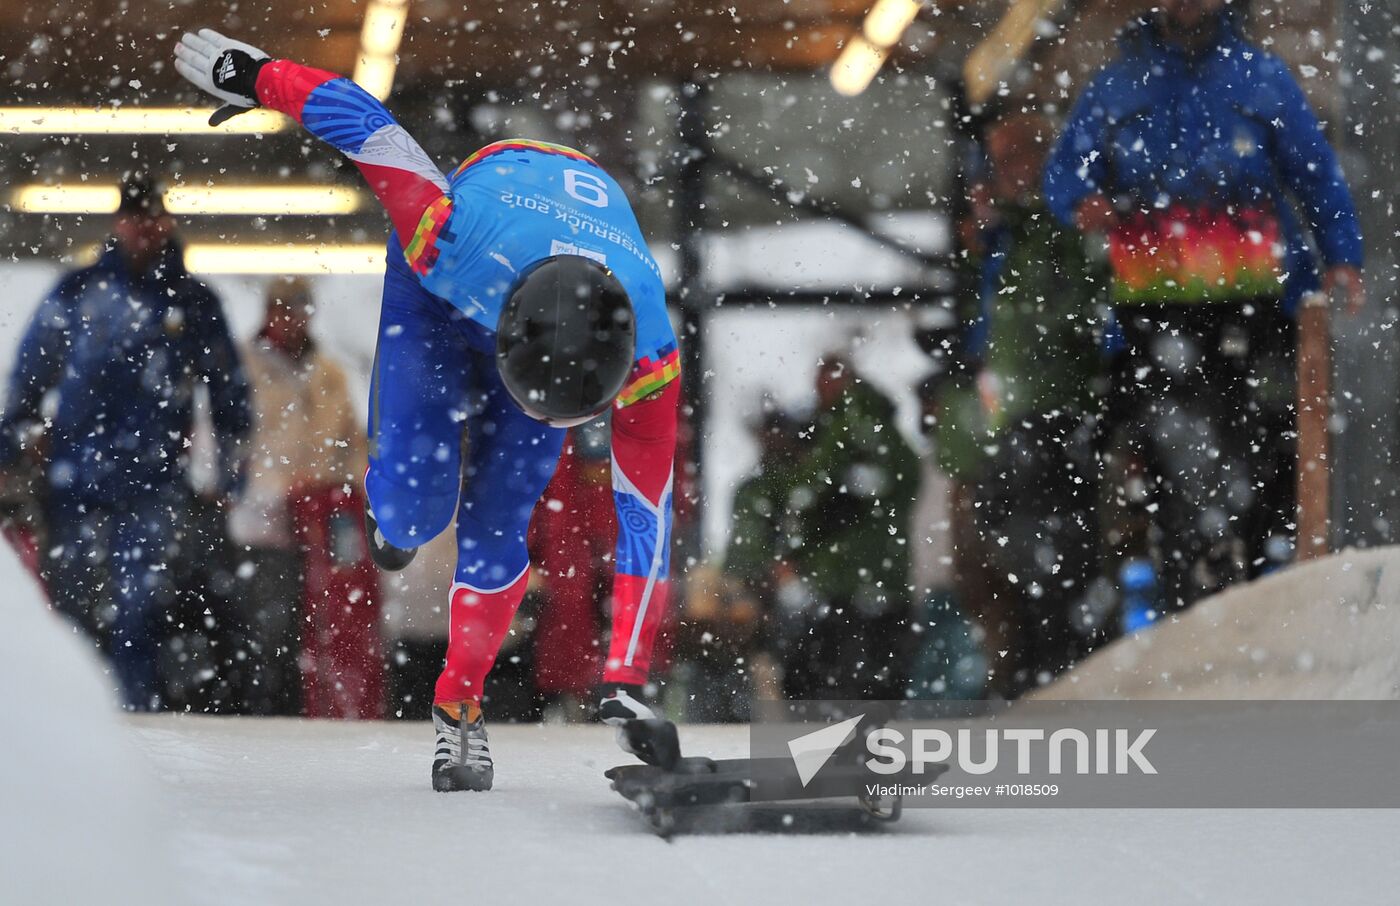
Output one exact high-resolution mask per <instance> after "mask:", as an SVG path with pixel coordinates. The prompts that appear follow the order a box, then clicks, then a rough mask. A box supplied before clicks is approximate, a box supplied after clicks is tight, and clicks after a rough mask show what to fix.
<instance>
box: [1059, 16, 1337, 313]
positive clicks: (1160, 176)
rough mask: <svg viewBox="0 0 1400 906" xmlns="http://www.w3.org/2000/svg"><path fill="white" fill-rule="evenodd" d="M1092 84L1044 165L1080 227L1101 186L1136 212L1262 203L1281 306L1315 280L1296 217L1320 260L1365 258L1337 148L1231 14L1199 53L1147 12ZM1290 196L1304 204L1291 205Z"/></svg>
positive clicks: (1063, 211) (1288, 306)
mask: <svg viewBox="0 0 1400 906" xmlns="http://www.w3.org/2000/svg"><path fill="white" fill-rule="evenodd" d="M1119 45H1120V51H1121V53H1120V56H1119V58H1118V59H1117V60H1115V61H1114V62H1112V63H1110V64H1109V65H1108V66H1107V67H1105V68H1104V70H1103V71H1102V72H1100V73H1099V74H1098V76H1097V77H1096V78H1095V79H1094V80H1093V82H1092V83H1090V85H1089V86H1088V87H1087V88H1086V89H1085V90H1084V92H1083V94H1082V95H1081V96H1080V98H1079V100H1078V102H1077V103H1076V104H1075V106H1074V109H1073V111H1072V112H1071V114H1070V120H1069V123H1068V125H1067V126H1066V128H1065V130H1064V132H1063V134H1061V136H1060V138H1059V140H1058V141H1057V142H1056V145H1055V148H1054V151H1053V153H1052V155H1051V158H1050V160H1049V162H1048V164H1047V165H1046V170H1045V187H1044V189H1045V198H1046V201H1047V203H1048V204H1049V206H1050V209H1051V211H1052V212H1053V213H1054V215H1055V216H1056V217H1057V218H1059V219H1060V220H1061V221H1062V222H1064V223H1066V224H1072V223H1073V217H1074V212H1075V210H1076V208H1077V207H1078V205H1079V203H1080V201H1082V200H1083V199H1084V198H1085V196H1087V195H1089V194H1091V193H1093V192H1103V193H1104V194H1106V195H1108V196H1109V197H1110V198H1117V199H1120V200H1126V201H1127V202H1129V203H1130V204H1131V206H1132V207H1133V208H1134V209H1137V210H1148V209H1154V208H1155V209H1163V208H1166V207H1168V206H1169V205H1173V204H1178V203H1180V204H1185V205H1203V204H1204V205H1213V206H1216V207H1225V206H1242V207H1249V206H1251V205H1255V206H1258V205H1263V206H1268V207H1272V208H1273V210H1274V213H1275V216H1276V217H1277V219H1278V224H1279V229H1280V233H1281V238H1282V241H1283V243H1284V246H1285V249H1284V254H1283V259H1282V271H1283V273H1282V279H1283V287H1282V289H1281V292H1280V296H1281V298H1282V300H1283V303H1284V308H1285V310H1286V311H1288V312H1290V313H1291V312H1292V311H1293V310H1294V308H1295V307H1296V305H1297V302H1298V300H1299V298H1300V297H1301V296H1302V295H1303V294H1304V293H1305V292H1308V291H1311V290H1314V289H1316V288H1317V286H1318V282H1319V281H1318V271H1317V266H1316V263H1315V261H1314V259H1313V254H1312V252H1311V250H1310V249H1309V246H1308V243H1307V240H1306V239H1305V237H1304V231H1303V229H1302V226H1301V224H1300V222H1299V215H1301V218H1302V221H1303V222H1304V223H1306V224H1307V225H1308V227H1309V229H1310V232H1311V233H1312V236H1313V239H1314V241H1315V242H1316V244H1317V247H1318V250H1319V251H1320V252H1321V255H1322V259H1323V261H1324V262H1325V263H1326V264H1327V265H1329V266H1331V265H1338V264H1351V265H1356V266H1358V267H1359V266H1360V265H1361V258H1362V251H1361V230H1360V226H1359V224H1358V222H1357V217H1356V209H1355V207H1354V206H1353V204H1352V199H1351V194H1350V192H1349V191H1348V190H1347V186H1346V181H1345V178H1344V177H1343V175H1342V171H1341V167H1340V166H1339V165H1338V163H1337V158H1336V155H1335V154H1334V153H1333V151H1332V148H1331V147H1330V146H1329V145H1328V143H1327V139H1326V137H1325V136H1324V135H1323V131H1322V127H1321V125H1320V124H1319V123H1318V120H1317V117H1316V116H1315V115H1314V114H1313V112H1312V109H1311V108H1310V107H1309V106H1308V102H1307V99H1306V98H1305V97H1304V95H1303V92H1302V89H1300V88H1299V86H1298V83H1297V82H1296V81H1294V79H1293V76H1292V75H1291V73H1290V72H1289V71H1288V67H1287V66H1286V65H1285V64H1284V63H1283V61H1281V60H1280V59H1278V58H1277V57H1275V56H1273V55H1272V54H1269V53H1265V52H1264V51H1262V50H1260V49H1259V48H1257V47H1255V46H1254V45H1252V44H1250V43H1248V42H1247V41H1245V39H1244V38H1243V36H1242V35H1241V34H1240V32H1239V28H1238V25H1237V24H1236V22H1235V19H1234V17H1233V16H1230V15H1227V16H1225V17H1223V18H1222V20H1221V22H1220V25H1219V28H1218V31H1217V35H1216V38H1215V41H1214V42H1213V43H1212V44H1211V45H1209V46H1208V47H1206V48H1204V49H1202V50H1200V51H1197V52H1195V53H1188V52H1187V51H1185V50H1184V49H1182V48H1180V47H1178V46H1177V45H1174V44H1170V43H1168V42H1166V41H1164V40H1163V39H1162V37H1161V35H1160V33H1159V32H1158V29H1157V26H1156V23H1155V22H1154V21H1153V20H1152V19H1150V18H1144V19H1140V20H1138V21H1136V22H1134V23H1132V24H1130V25H1129V27H1128V28H1127V29H1126V30H1125V31H1124V32H1123V34H1122V36H1121V37H1120V39H1119ZM1288 196H1291V197H1292V199H1293V200H1294V201H1295V202H1296V204H1297V209H1296V212H1295V210H1294V209H1293V208H1292V207H1291V206H1290V205H1289V204H1288V202H1287V197H1288Z"/></svg>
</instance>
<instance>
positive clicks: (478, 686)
mask: <svg viewBox="0 0 1400 906" xmlns="http://www.w3.org/2000/svg"><path fill="white" fill-rule="evenodd" d="M473 364H474V367H473V368H472V373H473V378H474V386H473V388H472V391H471V406H470V409H469V413H468V416H467V432H468V439H467V467H466V469H465V473H464V475H463V480H462V492H461V501H460V504H459V506H458V508H457V546H458V549H457V575H456V581H455V582H454V583H453V586H452V592H451V600H450V603H449V611H450V621H451V622H450V624H449V629H448V642H447V666H446V668H445V669H444V670H443V672H442V675H441V676H440V677H439V678H438V682H437V690H436V693H435V694H434V696H433V698H434V701H436V702H460V701H477V702H479V701H480V700H481V693H482V687H483V684H484V683H485V680H486V674H487V673H488V672H489V671H490V670H491V665H492V664H494V663H495V661H496V653H497V652H498V651H499V650H500V648H501V643H502V642H503V641H504V640H505V635H506V632H507V631H508V630H509V629H510V623H511V620H512V619H513V618H514V616H515V610H516V608H517V607H519V606H520V599H521V598H523V597H524V596H525V588H526V586H527V585H528V584H529V565H530V564H529V554H528V553H527V552H526V549H525V535H526V532H527V531H528V530H529V527H530V513H531V512H532V511H533V510H534V508H535V502H536V501H537V500H539V498H540V495H541V494H542V493H544V489H545V486H546V485H548V484H549V479H550V476H551V475H553V474H554V468H555V466H556V465H557V464H558V462H559V453H560V451H561V450H562V448H563V444H564V434H565V432H564V431H563V429H560V428H551V427H549V426H548V425H545V424H543V423H541V422H537V421H535V420H534V419H532V418H530V417H529V416H527V415H526V414H525V413H523V412H521V411H520V409H519V408H518V407H516V405H515V404H514V403H513V402H511V400H510V398H509V397H508V396H507V395H506V392H505V388H504V387H502V386H501V383H500V378H499V377H498V376H497V374H496V369H495V367H494V363H493V362H491V361H490V360H489V359H488V358H487V357H485V356H482V355H476V356H473Z"/></svg>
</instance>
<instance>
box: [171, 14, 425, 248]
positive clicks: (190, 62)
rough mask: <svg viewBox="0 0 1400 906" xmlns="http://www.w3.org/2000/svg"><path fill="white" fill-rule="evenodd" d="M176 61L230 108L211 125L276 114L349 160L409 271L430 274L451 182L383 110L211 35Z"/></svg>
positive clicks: (357, 90)
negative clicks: (258, 110)
mask: <svg viewBox="0 0 1400 906" xmlns="http://www.w3.org/2000/svg"><path fill="white" fill-rule="evenodd" d="M175 57H176V59H175V68H176V69H177V70H178V71H179V73H180V74H181V75H182V76H184V77H185V78H186V79H188V80H189V81H190V82H192V83H193V84H194V85H196V86H197V87H199V88H201V89H203V90H204V91H206V92H208V93H209V94H211V95H213V96H214V97H216V98H219V99H220V100H222V101H224V102H225V103H226V104H227V105H228V106H226V107H223V108H221V109H220V110H219V112H217V113H216V114H215V115H214V117H213V118H212V119H211V120H210V122H211V124H217V123H219V122H223V121H224V120H226V119H228V117H229V116H234V115H237V114H238V113H241V112H243V111H244V110H249V109H252V108H253V107H258V106H264V107H270V108H271V109H273V110H277V111H280V112H282V113H285V114H286V115H287V116H290V117H291V118H292V119H294V120H296V121H297V122H298V123H300V124H301V125H302V126H304V127H305V128H306V130H307V131H308V132H310V133H311V134H312V135H314V136H316V137H317V138H319V139H321V141H323V142H325V143H327V144H328V145H331V146H332V147H334V148H335V149H336V150H337V151H339V152H340V153H342V154H344V155H345V156H346V157H348V158H350V160H352V161H353V162H354V163H355V166H356V167H358V168H359V170H360V173H361V174H363V175H364V178H365V181H366V182H367V183H369V187H370V189H371V190H372V191H373V192H374V194H375V196H376V197H378V198H379V202H380V204H382V205H383V206H384V210H385V211H387V212H388V214H389V219H390V220H391V221H393V224H394V232H396V233H397V234H398V237H399V241H400V242H401V243H402V244H403V247H404V255H405V257H406V258H407V259H408V262H409V264H410V266H412V267H413V269H414V270H415V271H418V272H419V273H424V272H426V271H427V270H428V268H429V267H431V266H432V264H433V259H434V257H435V255H434V254H433V253H432V252H433V249H434V247H435V246H434V240H435V239H436V238H437V234H438V232H439V231H440V230H441V229H442V227H443V225H444V224H445V223H446V222H447V219H448V216H449V215H450V214H451V211H452V199H451V196H450V195H448V183H447V179H446V177H444V176H443V175H442V172H441V171H440V170H438V168H437V167H436V166H435V165H434V164H433V162H432V159H431V158H429V157H428V154H427V152H426V151H424V150H423V148H422V146H420V145H419V144H418V142H416V141H415V140H414V139H413V136H411V135H409V134H408V132H407V131H406V130H405V129H404V128H403V127H402V126H400V125H399V124H398V122H396V121H395V120H394V118H393V116H392V115H390V113H389V111H388V110H387V109H385V107H384V105H383V104H381V103H379V101H377V100H376V99H375V98H374V97H373V96H371V95H370V94H369V93H368V92H367V91H365V90H364V89H363V88H361V87H360V86H358V85H356V84H355V83H354V82H352V81H350V80H349V79H347V78H345V77H344V76H339V75H336V74H335V73H333V72H326V71H324V70H321V69H313V68H312V67H310V66H302V65H301V64H300V63H293V62H292V61H291V60H273V59H270V58H269V57H268V56H267V54H265V53H263V52H262V51H261V50H258V49H257V48H255V47H251V46H249V45H247V44H242V43H240V42H238V41H233V40H231V39H229V38H225V37H224V36H223V35H221V34H219V33H218V32H216V31H213V30H212V29H208V28H204V29H200V31H199V33H198V34H187V35H185V36H184V37H182V38H181V39H180V43H179V44H178V45H176V47H175Z"/></svg>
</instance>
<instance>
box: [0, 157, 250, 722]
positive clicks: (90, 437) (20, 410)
mask: <svg viewBox="0 0 1400 906" xmlns="http://www.w3.org/2000/svg"><path fill="white" fill-rule="evenodd" d="M173 229H174V224H173V221H172V220H171V218H170V216H169V215H168V214H167V213H166V212H165V210H164V208H163V205H162V202H161V195H160V192H159V190H158V187H157V185H156V184H155V182H154V181H153V180H152V179H150V178H149V177H147V176H144V175H135V176H131V177H128V178H127V179H126V180H125V182H124V184H123V186H122V198H121V202H120V208H119V210H118V211H117V216H116V221H115V231H114V233H115V235H114V238H113V240H112V241H111V242H110V243H109V244H108V246H107V248H106V249H105V250H104V251H103V253H102V255H101V257H99V258H98V260H97V263H95V264H93V265H92V266H90V267H84V268H81V269H78V270H75V271H73V272H71V273H69V274H67V275H66V276H64V277H63V279H61V280H60V281H59V282H58V285H57V286H56V287H55V288H54V289H53V291H52V292H51V293H49V295H48V296H47V297H46V298H45V299H44V300H43V301H42V302H41V303H40V305H39V308H38V310H37V311H36V312H35V314H34V316H33V318H32V320H31V321H30V323H29V326H28V329H27V330H26V332H25V334H24V337H23V339H22V340H21V343H20V347H19V353H18V356H17V358H16V360H15V365H14V370H13V372H12V373H11V376H10V382H9V387H8V391H7V394H6V397H5V408H4V412H3V415H0V467H5V468H13V467H14V466H15V465H16V464H17V463H18V462H20V461H21V460H22V459H23V458H25V457H29V458H31V459H35V458H37V459H38V460H39V461H40V465H41V468H42V473H43V480H42V482H41V483H40V484H41V486H40V487H37V488H35V489H34V492H35V493H36V494H38V495H39V496H40V497H41V498H42V500H43V510H44V516H45V520H44V521H45V524H46V529H47V538H46V539H45V542H44V545H43V547H42V549H41V550H42V552H43V561H42V567H43V574H44V578H45V580H46V584H47V586H48V590H49V595H50V597H51V598H52V600H53V603H54V607H55V608H56V609H57V610H58V611H59V612H61V613H63V614H64V615H65V616H67V617H68V618H69V619H71V620H73V621H74V622H75V623H77V624H78V625H79V626H81V627H82V628H84V629H85V630H87V631H88V632H89V633H91V634H92V635H94V636H95V637H96V638H98V639H99V640H102V641H103V642H104V643H105V648H106V650H107V653H108V655H109V656H110V658H111V661H112V665H113V669H114V673H115V675H116V679H117V680H118V684H119V686H120V689H121V692H122V695H123V697H124V700H125V703H126V705H127V707H129V708H132V709H137V710H145V709H149V708H153V707H155V706H157V705H158V704H159V689H158V688H157V685H158V684H157V669H156V658H157V649H158V642H159V637H158V634H157V632H158V630H159V625H158V622H157V621H158V618H159V615H160V612H161V611H162V609H163V607H164V606H165V605H167V604H169V603H170V602H171V601H172V600H173V598H174V596H175V592H176V589H174V588H173V587H172V582H171V578H170V577H171V572H172V571H171V564H172V561H173V560H174V559H175V557H176V556H177V555H178V554H179V547H178V545H179V543H180V540H181V539H180V537H179V535H180V529H181V526H182V523H183V522H184V521H185V520H184V519H183V514H184V513H185V512H186V509H187V505H188V502H189V500H190V496H189V495H190V486H189V484H188V482H187V481H186V466H187V459H188V455H187V453H186V449H187V447H188V446H189V437H190V434H191V430H192V427H193V417H194V410H195V406H196V405H197V399H196V394H195V388H196V386H198V385H203V386H204V387H205V388H206V390H207V393H208V398H209V406H210V410H209V414H210V416H211V420H212V422H213V426H214V429H215V433H216V435H217V438H218V446H219V457H220V467H219V469H218V470H217V474H218V479H217V481H218V486H217V488H216V489H215V491H214V493H215V494H216V495H218V496H223V497H226V496H227V495H228V494H229V493H231V492H232V491H233V490H234V489H235V485H236V483H237V481H238V476H239V474H240V471H241V468H240V466H241V460H240V452H239V451H240V441H241V439H242V438H243V437H244V436H245V435H246V433H247V431H248V428H249V424H250V415H249V408H248V392H247V385H246V383H245V380H244V377H243V372H242V370H241V368H240V366H239V361H238V356H237V353H236V351H235V348H234V345H233V341H232V339H231V337H230V335H229V330H228V326H227V324H226V323H225V321H224V315H223V311H222V309H221V307H220V305H219V300H218V298H217V297H216V296H215V295H214V293H213V292H211V291H210V290H209V288H208V287H206V286H205V285H204V284H203V283H200V282H199V281H198V280H196V279H195V278H194V277H192V276H190V275H189V274H188V273H187V272H186V271H185V268H184V264H183V262H182V250H181V247H180V244H179V242H178V241H177V240H176V239H175V237H174V235H173ZM108 600H110V603H111V604H112V605H113V606H112V607H111V608H104V607H103V606H102V605H103V604H104V603H105V602H106V601H108Z"/></svg>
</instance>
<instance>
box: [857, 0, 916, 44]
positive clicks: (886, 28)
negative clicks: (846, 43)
mask: <svg viewBox="0 0 1400 906" xmlns="http://www.w3.org/2000/svg"><path fill="white" fill-rule="evenodd" d="M917 15H919V0H877V2H876V4H875V5H874V6H873V7H871V9H870V13H869V14H868V15H866V17H865V25H864V26H862V31H864V32H865V39H866V40H867V41H869V42H870V43H871V44H874V45H875V46H876V47H893V46H894V45H896V44H898V43H899V39H900V38H901V37H902V36H903V35H904V30H905V29H906V28H908V27H909V25H910V23H912V22H913V21H914V17H915V16H917Z"/></svg>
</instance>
